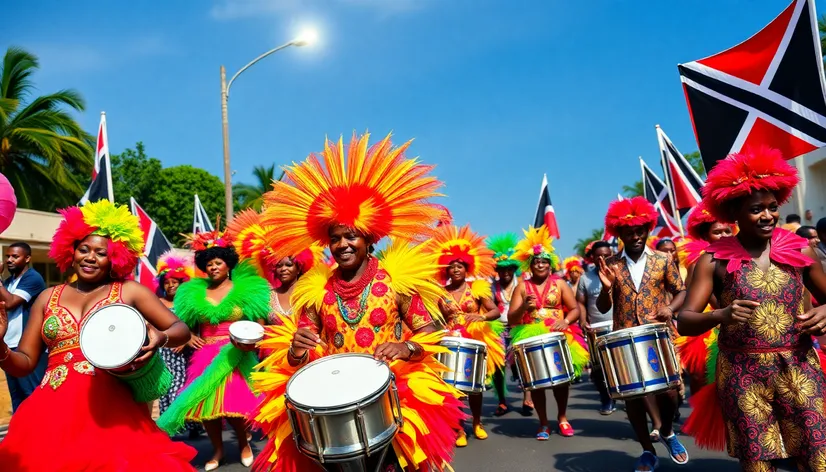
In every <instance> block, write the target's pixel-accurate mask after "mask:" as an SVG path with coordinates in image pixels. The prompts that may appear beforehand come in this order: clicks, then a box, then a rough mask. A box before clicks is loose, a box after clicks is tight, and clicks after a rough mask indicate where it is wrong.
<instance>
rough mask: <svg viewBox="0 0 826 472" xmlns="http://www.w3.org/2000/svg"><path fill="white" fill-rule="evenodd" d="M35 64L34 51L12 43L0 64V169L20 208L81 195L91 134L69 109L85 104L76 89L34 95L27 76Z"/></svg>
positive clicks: (73, 200)
mask: <svg viewBox="0 0 826 472" xmlns="http://www.w3.org/2000/svg"><path fill="white" fill-rule="evenodd" d="M39 67H40V65H39V63H38V60H37V57H36V56H34V55H33V54H30V53H28V52H26V51H24V50H22V49H19V48H15V47H10V48H9V49H7V50H6V54H5V55H4V57H3V63H2V65H0V172H2V173H3V174H4V175H5V176H6V177H7V178H8V179H9V181H10V182H11V184H12V186H13V187H14V190H15V193H16V195H17V201H18V205H19V206H20V207H21V208H33V209H36V210H43V211H54V210H55V209H56V208H59V207H65V206H70V205H74V204H77V202H78V201H79V200H80V198H81V197H82V196H83V192H84V191H85V190H86V186H87V185H88V183H89V177H88V176H89V175H91V171H92V166H93V165H94V157H93V148H94V138H93V137H92V135H90V134H89V133H87V132H85V131H84V130H83V129H82V128H81V127H80V124H78V123H77V121H75V119H74V118H73V117H72V115H71V112H72V111H77V112H81V111H83V110H84V108H85V105H84V101H83V98H82V97H81V96H80V94H79V93H78V92H76V91H74V90H61V91H58V92H55V93H52V94H48V95H40V96H35V95H34V92H35V90H34V89H35V87H34V83H33V82H32V80H31V77H32V75H33V74H34V73H35V72H36V71H37V69H38V68H39ZM84 176H85V178H84Z"/></svg>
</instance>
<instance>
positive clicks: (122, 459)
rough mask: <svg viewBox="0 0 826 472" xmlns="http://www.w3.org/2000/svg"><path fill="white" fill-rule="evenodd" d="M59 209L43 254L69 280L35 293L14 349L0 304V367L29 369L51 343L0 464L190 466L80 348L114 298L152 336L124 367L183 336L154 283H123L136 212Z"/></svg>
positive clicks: (129, 468)
mask: <svg viewBox="0 0 826 472" xmlns="http://www.w3.org/2000/svg"><path fill="white" fill-rule="evenodd" d="M60 213H61V215H62V216H63V221H61V223H60V225H59V226H58V228H57V231H56V232H55V235H54V238H52V243H51V248H50V250H49V256H50V257H51V258H52V259H54V260H55V262H56V263H57V267H58V268H59V269H60V270H61V271H63V272H65V271H67V270H68V269H69V268H70V267H71V268H72V269H73V270H74V272H75V273H76V274H77V277H76V280H74V281H73V282H71V283H67V284H63V285H58V286H56V287H54V288H51V289H47V290H46V291H44V292H43V293H42V294H41V296H40V297H38V298H37V300H36V301H35V303H34V305H33V306H32V310H31V312H30V317H29V320H28V323H27V325H26V327H25V331H24V332H23V337H22V339H21V342H20V345H19V346H18V348H17V349H16V350H15V351H11V350H10V349H9V348H8V346H6V344H5V343H4V342H3V341H2V339H3V335H4V334H5V333H6V329H7V327H8V318H7V315H6V310H5V307H4V306H3V305H2V304H0V369H3V370H4V371H6V372H8V373H9V374H11V375H15V376H23V375H26V374H28V373H30V372H31V371H32V370H34V368H35V366H37V365H38V360H39V357H40V356H41V355H44V354H45V349H44V347H47V348H48V350H49V353H48V356H49V360H48V367H47V369H46V374H45V376H44V378H43V382H42V383H41V385H40V388H37V389H35V391H34V393H32V395H31V396H30V397H29V398H28V399H26V401H24V402H23V403H22V404H21V405H20V408H19V409H18V410H17V411H16V412H15V414H14V416H12V419H11V423H10V424H9V431H8V434H7V435H6V437H5V438H4V439H3V441H2V442H0V469H2V470H4V471H15V472H39V471H46V470H49V471H51V470H54V471H58V470H101V471H102V470H118V471H123V472H143V471H147V470H170V471H194V470H195V469H194V468H193V467H192V466H190V465H189V462H190V461H191V460H192V459H193V458H194V457H195V454H196V451H195V449H193V448H191V447H189V446H187V445H185V444H183V443H176V442H173V441H172V440H170V439H169V436H167V435H166V433H164V432H163V431H161V430H160V429H159V428H158V427H157V426H156V425H155V422H154V421H152V419H151V417H150V416H149V414H148V411H147V408H146V404H145V403H138V402H137V401H136V400H135V398H134V396H133V393H132V392H131V391H130V389H129V388H128V387H127V384H126V382H124V381H123V380H122V379H120V378H118V377H116V376H115V375H112V374H113V372H111V371H106V370H101V369H97V368H95V367H93V366H92V365H91V364H90V363H89V361H88V360H86V358H85V357H84V355H83V351H82V350H81V349H80V340H79V337H80V334H79V331H80V329H79V327H80V325H81V323H82V322H83V320H84V319H86V317H87V316H88V315H89V314H90V313H92V312H94V311H96V309H97V308H101V307H104V306H107V305H111V304H114V303H121V304H126V305H129V306H131V307H134V308H136V309H137V310H139V311H140V313H141V314H142V315H143V316H144V318H146V320H147V324H146V327H147V334H148V337H149V343H148V345H146V346H144V347H143V349H142V351H143V352H142V353H141V355H140V356H139V357H138V358H137V359H136V360H135V361H133V363H131V364H130V365H127V366H126V368H125V369H124V370H125V372H131V371H139V370H140V369H141V368H142V367H148V366H151V365H152V364H147V362H148V361H149V360H151V359H155V358H154V357H153V356H154V355H155V353H156V352H157V350H158V349H159V348H163V347H176V346H181V345H183V344H184V343H186V341H187V340H188V339H189V330H188V329H187V327H186V325H185V324H183V323H181V322H180V321H179V320H178V319H177V318H176V317H175V315H173V314H172V312H170V311H169V310H168V309H167V308H165V307H164V306H163V304H161V302H160V301H159V300H158V297H156V296H155V294H154V293H152V291H151V290H149V289H148V288H146V287H144V286H143V285H140V284H138V283H137V282H134V281H127V279H128V278H130V277H131V276H132V273H133V272H134V270H135V266H136V265H137V263H138V259H139V257H141V256H143V250H144V243H143V233H142V231H141V230H140V227H139V224H138V219H137V218H136V217H135V216H133V215H132V214H131V213H130V212H129V209H128V208H127V207H125V206H117V205H115V204H113V203H110V202H109V201H107V200H101V201H99V202H96V203H87V204H86V205H85V206H83V207H82V208H79V207H72V208H68V209H65V210H61V211H60ZM156 362H157V361H156ZM139 373H140V372H139ZM146 375H147V376H151V375H152V373H151V372H150V373H149V374H146Z"/></svg>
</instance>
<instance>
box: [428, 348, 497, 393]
mask: <svg viewBox="0 0 826 472" xmlns="http://www.w3.org/2000/svg"><path fill="white" fill-rule="evenodd" d="M441 345H442V346H444V347H446V348H448V351H447V352H440V353H438V354H436V360H438V361H439V362H441V363H442V364H444V365H445V366H446V367H447V368H448V370H447V371H445V372H442V379H443V380H444V381H445V383H447V384H450V385H452V386H453V387H455V388H456V389H457V390H461V391H462V392H466V393H480V392H484V391H485V379H486V378H487V362H486V358H487V348H486V347H485V346H484V345H483V344H470V343H461V342H456V341H452V340H443V341H442V343H441Z"/></svg>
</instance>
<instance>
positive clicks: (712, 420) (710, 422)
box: [683, 384, 726, 451]
mask: <svg viewBox="0 0 826 472" xmlns="http://www.w3.org/2000/svg"><path fill="white" fill-rule="evenodd" d="M689 403H690V404H691V408H692V412H691V415H690V416H689V417H688V420H686V422H685V424H684V425H683V432H684V433H685V434H688V435H690V436H694V442H695V443H696V444H697V446H698V447H700V448H701V449H709V450H712V451H725V450H726V423H725V421H723V410H722V409H721V408H720V402H719V400H718V399H717V385H716V384H709V385H706V386H705V387H703V388H701V389H700V391H699V392H697V393H695V394H694V395H693V396H692V397H691V400H689Z"/></svg>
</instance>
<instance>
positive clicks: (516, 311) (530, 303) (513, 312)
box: [508, 280, 536, 325]
mask: <svg viewBox="0 0 826 472" xmlns="http://www.w3.org/2000/svg"><path fill="white" fill-rule="evenodd" d="M531 310H536V297H535V296H533V295H530V296H527V295H526V292H525V283H524V282H522V281H521V280H520V281H519V283H518V284H517V285H516V289H514V291H513V297H511V306H510V310H508V324H511V325H518V324H521V323H522V316H524V315H525V312H527V311H531Z"/></svg>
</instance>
